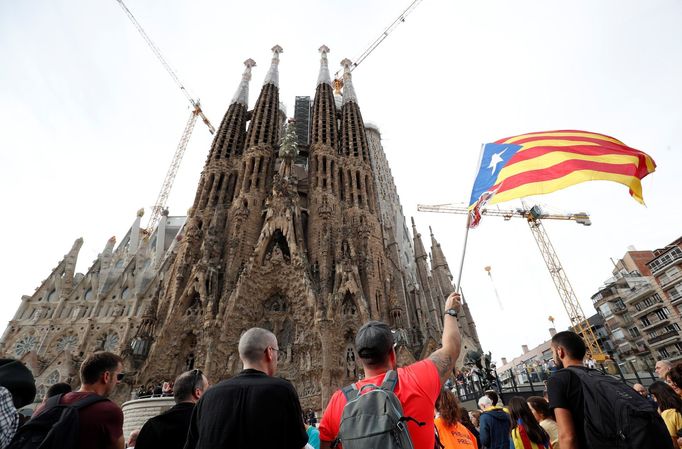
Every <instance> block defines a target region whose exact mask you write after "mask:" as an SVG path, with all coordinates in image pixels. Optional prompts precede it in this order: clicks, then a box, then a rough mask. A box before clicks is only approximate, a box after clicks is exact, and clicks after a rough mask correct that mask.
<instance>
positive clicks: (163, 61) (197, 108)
mask: <svg viewBox="0 0 682 449" xmlns="http://www.w3.org/2000/svg"><path fill="white" fill-rule="evenodd" d="M116 1H117V2H118V4H119V5H120V6H121V8H123V11H124V12H125V13H126V15H127V16H128V18H129V19H130V21H131V22H132V23H133V25H135V28H137V31H139V33H140V35H141V36H142V38H143V39H144V40H145V42H147V45H149V48H151V50H152V52H153V53H154V54H155V55H156V57H157V59H158V60H159V61H160V62H161V65H163V68H164V69H166V72H168V74H169V75H170V76H171V78H173V81H175V84H177V85H178V87H179V88H180V90H181V91H182V93H183V94H184V95H185V97H187V100H188V101H189V102H190V104H191V105H192V108H193V110H194V111H195V113H196V114H197V115H198V116H199V117H201V120H202V121H203V122H204V123H205V124H206V126H207V127H208V130H209V132H210V133H211V134H214V133H215V128H214V127H213V125H212V124H211V122H210V121H209V119H208V117H206V116H205V115H204V112H203V111H202V110H201V104H200V101H199V100H198V99H197V100H195V99H194V98H193V97H192V95H191V94H190V93H189V91H188V90H187V88H186V87H185V86H184V84H182V81H180V78H179V77H178V75H177V74H176V73H175V70H173V68H172V67H171V66H170V64H169V63H168V61H166V59H165V58H164V57H163V55H162V54H161V50H159V48H158V47H157V46H156V44H154V42H153V41H152V40H151V38H150V37H149V36H148V35H147V33H146V32H145V31H144V28H142V25H140V22H138V21H137V19H136V18H135V16H134V15H133V13H132V12H130V10H129V9H128V7H127V6H126V5H125V3H123V0H116Z"/></svg>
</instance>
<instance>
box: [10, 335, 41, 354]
mask: <svg viewBox="0 0 682 449" xmlns="http://www.w3.org/2000/svg"><path fill="white" fill-rule="evenodd" d="M37 345H38V339H37V338H36V337H35V336H33V335H27V336H25V337H24V338H22V339H21V340H19V341H18V342H17V344H16V345H15V346H14V355H16V356H17V357H21V356H23V355H24V354H26V353H27V352H30V351H33V350H34V349H35V347H36V346H37Z"/></svg>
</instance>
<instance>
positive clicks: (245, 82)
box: [230, 58, 256, 107]
mask: <svg viewBox="0 0 682 449" xmlns="http://www.w3.org/2000/svg"><path fill="white" fill-rule="evenodd" d="M244 65H245V66H246V69H244V73H243V74H242V81H241V83H239V87H238V88H237V92H235V93H234V97H232V101H231V102H230V105H232V104H235V103H240V104H243V105H244V106H246V107H248V106H249V81H251V68H252V67H255V66H256V61H254V60H253V59H251V58H249V59H247V60H246V61H244Z"/></svg>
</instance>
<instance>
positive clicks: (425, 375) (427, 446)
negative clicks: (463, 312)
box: [320, 293, 462, 449]
mask: <svg viewBox="0 0 682 449" xmlns="http://www.w3.org/2000/svg"><path fill="white" fill-rule="evenodd" d="M460 307H461V305H460V296H459V294H457V293H452V294H450V296H449V297H448V298H447V300H446V301H445V315H444V318H443V337H442V347H441V348H440V349H437V350H436V351H435V352H433V353H432V354H431V355H430V356H429V357H428V358H426V359H424V360H420V361H418V362H416V363H413V364H411V365H409V366H406V367H404V368H397V373H398V382H397V384H396V386H395V389H394V392H395V394H396V396H397V397H398V399H399V400H400V403H401V405H402V407H403V415H404V416H409V417H410V418H412V419H411V420H409V421H408V424H407V428H408V432H409V434H410V437H411V439H412V445H413V447H414V449H433V447H434V444H435V434H434V431H433V429H434V427H433V410H434V407H435V404H436V399H437V398H438V395H439V394H440V392H441V390H442V389H443V384H445V380H446V379H447V378H448V377H449V376H451V375H452V370H453V369H454V367H455V362H456V361H457V357H459V352H460V348H461V345H462V340H461V336H460V334H459V327H458V323H457V312H459V309H460ZM394 343H395V342H394V340H393V334H392V333H391V328H390V327H389V326H388V325H387V324H385V323H382V322H379V321H370V322H368V323H365V324H364V325H363V326H362V327H361V328H360V329H359V330H358V333H357V335H356V337H355V351H356V352H357V354H358V356H359V358H360V361H361V362H362V365H363V367H364V370H365V378H364V379H363V380H361V381H359V382H356V383H355V386H356V388H357V389H358V391H359V390H361V389H362V387H363V386H364V385H367V384H374V385H381V384H382V381H383V379H384V377H385V376H386V372H387V371H389V370H396V367H397V361H396V353H395V348H394ZM346 403H347V401H346V397H345V396H344V394H343V392H342V391H341V390H338V391H336V392H335V393H334V394H333V395H332V397H331V399H330V400H329V404H328V405H327V409H326V411H325V412H324V415H323V416H322V421H321V422H320V440H321V444H320V447H321V448H323V449H327V448H330V447H331V444H332V442H333V441H334V440H335V439H336V438H337V437H338V435H339V428H340V426H341V415H342V414H343V408H344V406H345V405H346ZM414 421H418V422H420V423H424V425H422V426H420V425H418V424H416V423H415V422H414Z"/></svg>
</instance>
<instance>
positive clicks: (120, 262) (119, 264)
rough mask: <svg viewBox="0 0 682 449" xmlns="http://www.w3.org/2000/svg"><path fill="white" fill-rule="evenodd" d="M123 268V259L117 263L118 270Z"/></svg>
mask: <svg viewBox="0 0 682 449" xmlns="http://www.w3.org/2000/svg"><path fill="white" fill-rule="evenodd" d="M121 267H123V259H118V260H117V261H116V268H121Z"/></svg>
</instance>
